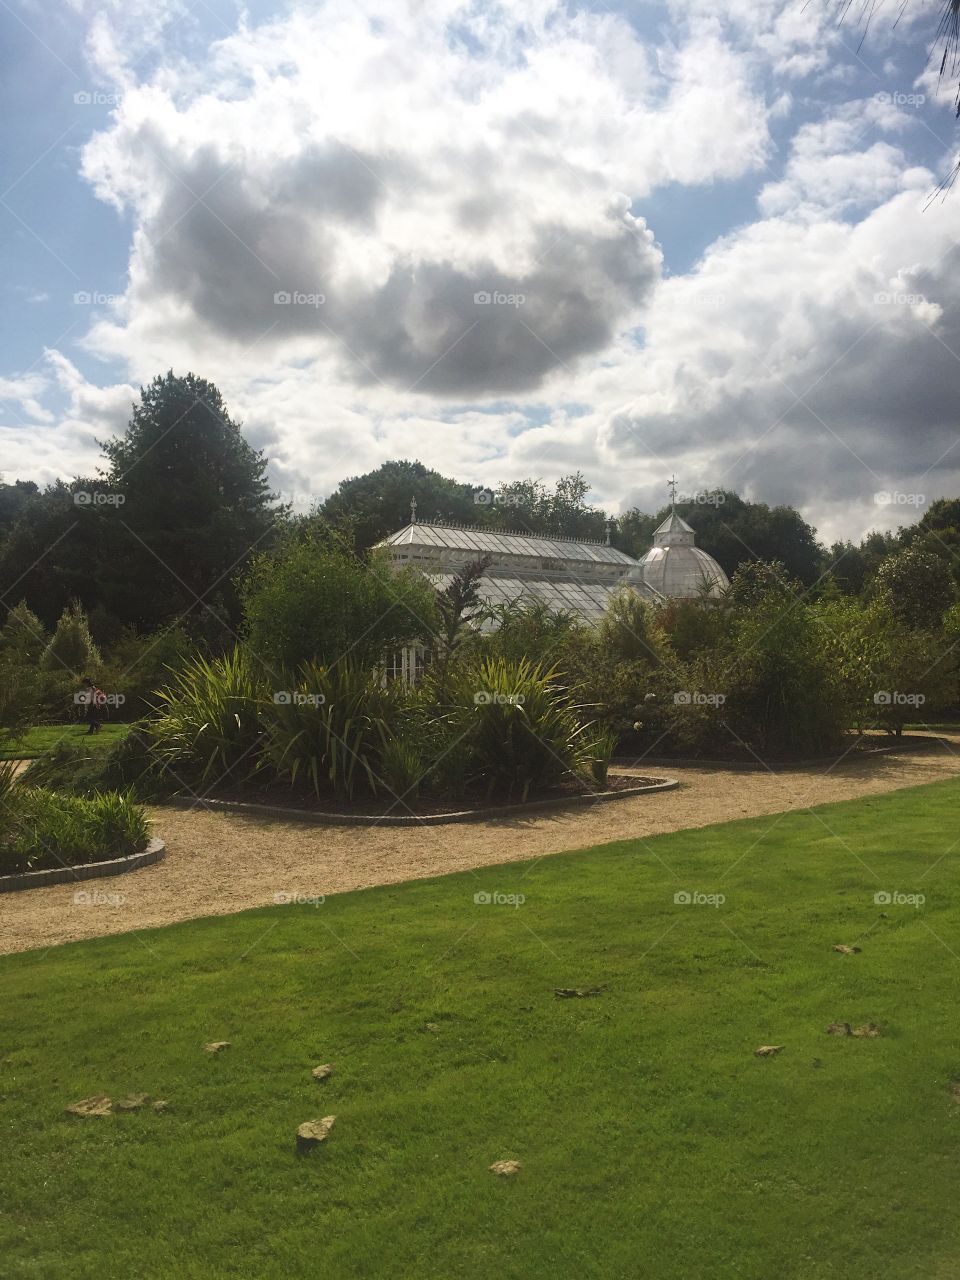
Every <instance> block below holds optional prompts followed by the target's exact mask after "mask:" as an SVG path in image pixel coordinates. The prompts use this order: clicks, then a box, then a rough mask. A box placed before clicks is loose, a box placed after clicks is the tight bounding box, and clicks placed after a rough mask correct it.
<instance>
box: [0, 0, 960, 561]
mask: <svg viewBox="0 0 960 1280" xmlns="http://www.w3.org/2000/svg"><path fill="white" fill-rule="evenodd" d="M928 8H929V6H927V7H926V8H924V7H923V6H921V5H919V3H918V4H917V5H916V6H914V9H915V12H913V11H910V10H909V9H908V13H907V15H906V17H905V19H904V20H902V22H901V25H900V27H899V28H898V30H897V32H896V33H895V32H893V31H892V29H891V23H892V17H893V16H894V15H893V10H892V9H891V13H890V14H889V15H886V14H884V12H883V10H881V13H880V15H879V16H878V17H877V18H875V20H874V22H873V24H872V26H871V29H870V31H869V32H868V33H867V34H866V37H865V38H863V37H864V33H863V31H861V30H860V28H859V27H858V26H857V25H856V22H855V20H854V18H853V16H851V17H849V18H848V19H847V22H846V23H845V24H844V25H843V26H841V27H839V28H838V27H837V24H836V13H837V6H836V5H834V4H832V3H827V2H826V0H824V3H822V4H820V5H818V4H817V3H811V4H804V3H802V2H801V0H797V3H796V4H782V3H781V4H778V3H773V2H772V0H771V2H769V3H768V2H767V0H754V2H753V3H749V4H748V3H746V2H745V0H725V2H723V3H709V4H708V3H707V2H706V0H690V2H689V3H683V4H681V3H679V0H677V2H676V3H673V4H671V3H664V4H652V3H651V4H631V5H619V6H613V7H608V6H599V5H592V6H575V5H571V4H566V5H557V4H553V3H550V0H518V2H517V3H515V4H513V5H510V6H509V7H506V8H504V9H500V8H499V6H497V5H494V4H477V3H461V2H460V0H436V3H434V4H429V5H427V4H423V3H401V2H399V0H361V2H360V3H356V2H355V3H351V4H346V3H343V4H340V3H336V2H332V3H324V4H308V5H292V6H268V5H263V4H258V5H254V6H247V7H245V9H244V10H243V11H242V13H241V11H240V10H239V9H238V8H237V6H235V5H233V4H229V3H224V2H223V0H209V2H206V0H205V3H204V4H202V5H198V6H196V8H195V9H190V8H188V7H187V6H186V4H185V3H181V2H180V0H155V3H152V4H149V5H148V4H145V3H141V2H140V0H131V2H130V3H127V4H122V3H120V0H104V2H103V3H99V4H88V3H87V2H86V0H72V2H71V3H67V4H61V5H53V6H42V7H41V5H40V4H39V3H34V2H33V0H30V2H29V3H18V2H17V0H11V5H10V7H9V8H7V7H4V8H3V9H0V27H2V32H0V35H2V41H0V48H2V50H3V54H2V57H3V80H2V85H3V95H4V110H3V111H2V112H0V132H2V147H0V155H2V157H3V174H2V186H3V197H2V200H3V203H2V204H0V218H2V219H3V221H4V224H5V234H4V236H3V238H2V241H0V246H2V247H0V252H2V254H3V261H2V267H3V272H2V279H3V294H2V296H3V304H4V321H5V324H4V339H5V340H4V343H3V348H2V351H3V354H2V361H3V367H2V368H0V396H2V398H0V466H2V468H3V471H4V476H5V478H6V479H10V478H12V477H13V476H18V475H19V476H25V477H31V478H34V479H37V480H39V481H41V482H49V481H50V480H52V479H53V478H55V477H56V476H58V475H64V476H70V475H73V474H77V473H83V472H89V471H90V470H91V469H92V468H93V467H94V466H95V465H96V461H97V457H98V450H97V447H96V443H95V442H96V440H97V439H98V438H99V439H102V438H103V437H104V436H105V435H109V434H111V433H112V432H114V431H116V430H121V429H122V427H123V425H124V422H125V420H126V417H127V415H128V412H129V405H130V401H131V399H132V397H133V396H134V395H135V394H136V391H137V388H138V387H139V386H140V385H141V384H142V382H143V381H145V380H147V379H149V378H150V377H151V376H153V374H155V373H157V372H161V371H163V370H165V369H166V368H168V367H173V368H174V369H177V370H182V371H185V370H186V369H187V368H191V369H193V371H194V372H196V373H199V374H202V375H204V376H207V377H209V378H211V379H212V380H214V381H216V382H217V383H218V385H220V386H221V388H222V389H223V391H224V394H225V396H226V398H227V401H228V404H229V405H230V406H231V408H232V409H233V410H234V412H235V414H236V416H238V417H240V418H241V419H242V420H243V421H244V423H245V427H246V429H247V430H248V432H249V434H250V435H251V437H252V438H253V439H254V441H255V442H256V443H257V444H258V445H259V446H260V447H263V448H265V450H266V451H267V453H268V455H269V457H270V459H271V474H272V475H273V478H274V480H275V483H276V484H277V485H278V486H279V487H280V488H281V489H283V490H284V491H285V492H292V493H296V494H298V495H301V496H302V497H305V498H310V497H322V496H323V495H324V494H325V493H326V492H328V491H329V490H330V489H331V488H332V487H333V486H334V485H335V484H336V483H337V481H338V480H339V479H341V478H342V477H343V476H345V475H348V474H355V473H356V472H358V471H361V470H365V469H367V468H369V467H372V466H376V465H377V464H378V463H379V462H381V461H383V460H384V459H386V458H389V457H397V456H417V457H420V458H421V459H422V460H423V461H425V462H427V463H430V464H432V465H435V466H437V467H438V468H440V469H441V470H443V471H445V472H447V473H448V474H453V475H457V476H459V477H460V478H463V479H468V480H473V481H475V482H478V483H480V482H483V483H496V482H497V481H499V480H501V479H510V478H514V477H516V476H520V475H539V476H543V477H544V478H546V479H550V478H554V477H555V476H557V475H559V474H561V473H563V472H565V471H570V470H573V469H575V468H578V469H580V470H582V471H583V472H584V473H585V474H586V475H587V477H588V479H589V480H590V482H591V484H592V485H593V487H594V496H595V498H596V499H597V500H599V501H602V502H603V503H604V504H606V505H607V506H609V507H610V508H611V509H616V508H618V507H624V506H627V505H631V504H633V503H635V502H636V503H639V504H640V505H641V506H645V507H648V508H649V507H652V506H656V505H658V504H659V501H660V498H661V496H662V491H663V480H664V477H665V476H666V475H669V474H672V473H673V472H674V471H676V472H677V474H678V475H680V476H681V477H683V479H684V487H685V488H686V489H688V490H690V491H692V490H694V489H695V488H696V487H698V486H702V487H707V488H712V487H714V486H715V485H716V484H718V483H722V484H725V485H728V486H730V487H735V488H738V489H739V490H740V491H741V492H744V493H747V494H748V495H749V496H751V497H753V498H758V499H762V500H766V501H769V502H778V501H790V502H795V503H797V504H798V505H800V506H801V507H802V508H803V509H804V511H805V512H806V514H807V515H808V516H809V518H811V519H812V520H814V521H815V522H816V523H817V524H818V525H819V526H820V527H821V529H822V531H823V532H824V533H825V534H826V535H828V536H837V535H839V534H848V535H850V536H859V534H860V533H861V532H862V531H863V530H864V529H866V528H869V527H873V526H875V525H892V524H896V523H898V522H899V521H900V520H901V519H906V518H913V516H914V515H915V513H916V510H917V509H922V506H923V505H924V504H925V503H926V502H928V501H929V500H931V499H932V498H933V497H936V496H939V495H940V494H942V493H956V492H957V480H958V477H960V472H958V469H957V462H958V458H960V449H956V450H955V449H954V445H955V444H956V443H957V437H956V431H955V427H954V415H953V411H952V404H953V403H955V401H956V392H957V372H958V370H960V358H958V357H957V355H956V353H955V348H956V349H960V336H958V335H960V310H958V303H960V299H958V298H957V296H956V294H957V288H958V286H957V285H956V284H955V280H956V277H957V272H956V270H955V269H954V267H955V263H956V252H957V249H956V235H955V233H954V227H956V226H958V225H960V223H958V220H957V217H956V209H957V205H956V200H957V199H960V193H956V194H954V195H953V196H949V197H948V198H947V200H946V201H934V202H933V203H932V204H929V205H928V198H929V195H930V193H931V191H932V190H933V188H934V186H935V184H936V182H937V180H938V179H939V178H940V177H941V176H942V175H943V174H944V173H945V172H947V171H948V170H949V168H950V165H951V163H952V158H953V153H954V151H955V149H956V134H955V126H954V121H953V119H952V113H951V110H950V102H951V91H950V88H949V87H945V88H943V89H941V91H940V92H939V94H938V93H937V85H936V77H935V76H932V75H931V74H930V72H929V69H928V56H927V55H928V47H927V46H928V42H929V39H930V36H931V34H932V33H931V29H930V15H929V14H928V13H927V9H928ZM925 15H926V16H925ZM888 19H889V20H888ZM861 39H862V40H863V42H862V44H861V43H860V42H861ZM285 295H290V301H280V302H278V301H277V298H278V297H281V296H285ZM486 295H489V296H490V298H491V301H489V302H488V301H481V302H478V301H477V299H478V297H485V296H486ZM501 298H502V299H513V301H499V299H501ZM300 299H303V300H302V301H301V300H300ZM311 299H312V301H310V300H311ZM517 299H519V301H517ZM878 493H880V494H881V495H888V494H893V495H902V496H895V497H894V498H893V499H891V500H886V501H885V500H884V499H883V498H882V497H881V498H880V499H879V500H878V498H877V494H878ZM921 499H922V501H921ZM905 513H906V514H905Z"/></svg>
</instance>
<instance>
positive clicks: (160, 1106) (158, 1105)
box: [152, 1098, 170, 1116]
mask: <svg viewBox="0 0 960 1280" xmlns="http://www.w3.org/2000/svg"><path fill="white" fill-rule="evenodd" d="M152 1106H153V1109H154V1111H155V1112H156V1113H157V1115H158V1116H162V1115H163V1113H164V1112H165V1111H169V1110H170V1103H169V1102H168V1101H167V1100H166V1098H157V1099H155V1101H154V1102H153V1104H152Z"/></svg>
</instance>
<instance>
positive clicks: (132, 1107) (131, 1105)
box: [113, 1093, 150, 1111]
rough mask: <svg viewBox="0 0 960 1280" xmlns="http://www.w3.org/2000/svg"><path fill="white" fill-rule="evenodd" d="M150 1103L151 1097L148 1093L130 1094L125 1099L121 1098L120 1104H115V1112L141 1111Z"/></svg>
mask: <svg viewBox="0 0 960 1280" xmlns="http://www.w3.org/2000/svg"><path fill="white" fill-rule="evenodd" d="M149 1101H150V1095H149V1094H146V1093H130V1094H128V1095H127V1096H126V1097H125V1098H121V1099H120V1101H119V1102H115V1103H114V1104H113V1109H114V1110H115V1111H139V1110H140V1109H141V1108H142V1107H145V1106H146V1104H147V1103H148V1102H149Z"/></svg>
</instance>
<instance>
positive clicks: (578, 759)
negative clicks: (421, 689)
mask: <svg viewBox="0 0 960 1280" xmlns="http://www.w3.org/2000/svg"><path fill="white" fill-rule="evenodd" d="M579 711H580V708H578V707H576V706H574V704H573V703H572V701H571V699H570V697H569V695H568V692H567V690H566V689H565V688H563V687H562V686H561V685H560V684H559V683H558V678H557V673H556V672H555V671H552V670H550V671H544V670H543V669H542V668H541V667H540V666H538V665H535V664H534V663H532V662H530V661H529V659H527V658H523V659H521V661H519V662H516V663H508V662H506V661H505V660H504V659H503V658H492V659H487V660H485V661H483V662H480V663H478V664H477V665H476V666H474V667H472V668H465V669H463V670H462V671H459V672H458V673H457V675H456V680H455V687H454V688H453V690H452V700H451V709H450V712H449V723H450V726H451V730H452V736H453V738H454V739H455V741H456V746H455V747H454V750H456V751H457V752H461V753H462V755H463V757H464V769H463V772H464V775H465V783H466V786H467V787H471V788H473V787H476V788H479V789H480V790H482V791H483V792H484V793H485V794H486V795H487V796H490V795H493V794H495V793H498V794H504V795H507V796H511V795H512V794H513V793H514V792H515V791H516V790H518V789H519V791H520V793H521V799H526V798H527V796H528V794H529V793H530V791H531V790H534V791H539V790H542V789H544V788H547V787H551V786H555V785H556V784H557V783H558V782H560V781H562V780H563V779H564V778H567V777H570V776H571V775H572V776H576V777H579V778H580V779H586V778H588V777H589V776H590V771H591V761H592V758H593V757H592V755H591V739H590V729H591V728H592V726H591V725H587V724H584V723H583V722H582V721H581V719H580V717H579Z"/></svg>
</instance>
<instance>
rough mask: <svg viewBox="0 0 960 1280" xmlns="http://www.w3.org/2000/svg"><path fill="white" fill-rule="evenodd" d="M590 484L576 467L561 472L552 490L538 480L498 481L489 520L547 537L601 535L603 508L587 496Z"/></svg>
mask: <svg viewBox="0 0 960 1280" xmlns="http://www.w3.org/2000/svg"><path fill="white" fill-rule="evenodd" d="M589 492H590V485H589V484H588V483H587V481H586V479H585V478H584V477H583V476H582V475H581V473H580V472H579V471H576V472H574V473H573V475H569V476H561V477H560V479H559V480H558V481H557V483H556V485H555V486H554V488H553V490H552V491H551V490H550V489H548V488H547V486H546V485H545V484H544V483H543V482H542V481H541V480H532V479H531V480H514V481H512V482H511V483H509V484H501V485H500V486H499V488H498V489H497V492H496V499H495V501H494V503H493V504H491V507H490V516H489V521H490V523H491V524H492V525H493V526H494V527H496V528H501V529H517V528H519V529H524V530H528V531H529V532H530V533H538V534H542V535H545V536H546V537H553V538H556V537H568V538H592V539H597V540H599V539H601V538H603V537H604V536H605V534H606V529H607V523H608V518H607V515H606V513H605V512H603V511H601V510H599V508H597V507H591V506H590V505H589V504H588V503H587V500H586V497H587V494H588V493H589Z"/></svg>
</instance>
